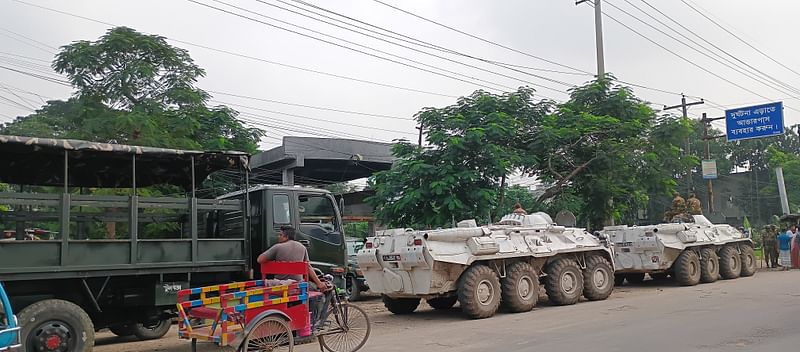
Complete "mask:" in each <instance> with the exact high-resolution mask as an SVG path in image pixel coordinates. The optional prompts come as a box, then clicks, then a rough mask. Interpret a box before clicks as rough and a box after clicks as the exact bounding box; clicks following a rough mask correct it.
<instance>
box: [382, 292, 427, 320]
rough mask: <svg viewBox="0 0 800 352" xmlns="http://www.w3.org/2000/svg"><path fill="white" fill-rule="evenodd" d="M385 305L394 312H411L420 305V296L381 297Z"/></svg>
mask: <svg viewBox="0 0 800 352" xmlns="http://www.w3.org/2000/svg"><path fill="white" fill-rule="evenodd" d="M381 298H382V299H383V306H384V307H386V309H388V310H389V311H390V312H392V313H394V314H398V315H399V314H411V313H413V312H414V311H415V310H417V307H419V301H420V299H419V298H390V297H389V296H387V295H383V296H382V297H381Z"/></svg>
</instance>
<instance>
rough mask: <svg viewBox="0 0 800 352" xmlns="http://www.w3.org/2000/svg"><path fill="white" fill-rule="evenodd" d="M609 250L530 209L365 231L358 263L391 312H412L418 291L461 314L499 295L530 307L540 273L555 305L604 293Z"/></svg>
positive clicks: (479, 311) (487, 306)
mask: <svg viewBox="0 0 800 352" xmlns="http://www.w3.org/2000/svg"><path fill="white" fill-rule="evenodd" d="M613 255H614V253H613V250H612V248H610V246H609V245H608V243H606V242H605V241H603V240H601V239H599V238H597V237H595V236H594V235H592V234H590V233H588V232H586V231H585V230H584V229H580V228H568V227H564V226H559V225H557V224H555V223H554V222H553V221H552V220H551V218H550V216H548V215H547V214H545V213H535V214H532V215H516V214H511V215H507V216H505V217H503V218H502V220H501V221H500V222H498V223H497V224H493V225H488V226H477V225H476V223H475V221H474V220H465V221H462V222H460V223H459V224H458V227H456V228H448V229H437V230H413V229H390V230H385V231H381V232H378V233H377V234H376V236H374V237H370V238H367V241H366V243H365V245H364V248H363V249H362V250H361V251H359V253H358V265H359V267H360V268H361V270H362V271H363V273H364V276H365V278H366V280H367V282H369V286H370V290H372V291H373V292H376V293H380V294H381V295H382V296H383V302H384V305H385V306H386V308H387V309H389V311H391V312H392V313H395V314H405V313H411V312H413V311H414V310H415V309H416V308H417V306H418V305H419V303H420V300H421V299H422V298H425V300H426V301H427V303H428V304H429V305H430V306H431V307H433V308H434V309H449V308H450V307H452V306H453V305H454V304H455V303H456V301H458V302H459V303H460V305H461V308H462V311H464V312H465V313H466V314H467V316H469V317H471V318H487V317H490V316H492V315H494V313H495V312H496V311H497V309H498V307H499V306H500V303H501V302H502V303H503V304H504V305H505V306H506V307H507V308H508V310H510V311H512V312H524V311H529V310H531V309H533V307H534V305H535V304H536V301H537V300H538V296H539V283H540V280H541V281H542V282H543V283H544V286H545V289H546V291H547V296H548V297H549V300H550V301H551V302H552V303H554V304H557V305H566V304H574V303H576V302H578V300H579V299H580V298H581V296H584V297H586V298H587V299H589V300H602V299H605V298H607V297H608V296H609V295H610V294H611V291H612V290H613V289H614V280H613V275H614V267H613V257H614V256H613Z"/></svg>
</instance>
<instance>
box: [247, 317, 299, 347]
mask: <svg viewBox="0 0 800 352" xmlns="http://www.w3.org/2000/svg"><path fill="white" fill-rule="evenodd" d="M292 350H294V337H293V336H292V330H291V329H290V328H289V325H287V324H286V321H285V320H284V319H281V318H278V317H274V316H268V317H264V318H261V320H259V321H258V322H257V323H256V324H255V325H254V326H253V328H252V329H251V330H250V332H249V333H248V334H247V336H245V340H244V344H243V345H242V349H241V351H242V352H263V351H270V352H278V351H281V352H283V351H286V352H291V351H292Z"/></svg>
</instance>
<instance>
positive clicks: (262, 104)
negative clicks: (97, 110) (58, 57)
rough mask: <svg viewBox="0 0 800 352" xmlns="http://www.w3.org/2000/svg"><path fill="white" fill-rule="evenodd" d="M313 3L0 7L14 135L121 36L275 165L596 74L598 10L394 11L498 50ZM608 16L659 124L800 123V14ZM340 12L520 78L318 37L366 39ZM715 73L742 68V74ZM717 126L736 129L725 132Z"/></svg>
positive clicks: (772, 10) (27, 1) (0, 52)
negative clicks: (140, 37) (293, 146)
mask: <svg viewBox="0 0 800 352" xmlns="http://www.w3.org/2000/svg"><path fill="white" fill-rule="evenodd" d="M23 1H24V2H23ZM305 1H308V2H307V3H303V1H298V0H193V1H188V0H186V1H184V0H172V1H163V0H161V1H155V0H138V1H119V0H115V1H108V0H106V1H100V0H71V1H56V0H0V122H8V121H10V120H11V119H12V118H13V117H15V116H24V115H27V114H29V113H31V112H32V111H33V109H35V108H38V107H40V106H41V105H42V100H46V99H66V98H68V97H69V95H70V94H71V93H72V89H71V88H70V87H67V86H63V85H59V84H57V83H53V82H52V81H51V80H45V79H41V77H42V76H44V77H52V78H58V76H59V75H58V74H57V73H55V72H53V71H52V70H51V69H49V68H48V67H47V66H48V65H49V62H50V61H52V58H53V55H54V54H55V53H56V52H57V50H58V47H60V46H62V45H66V44H69V43H71V42H74V41H78V40H96V39H97V38H99V37H100V36H101V35H103V33H104V32H106V31H107V30H108V29H109V28H110V27H111V26H110V25H112V24H113V25H117V26H127V27H131V28H134V29H136V30H138V31H140V32H143V33H147V34H158V35H161V36H164V37H166V38H168V41H169V43H170V44H172V45H175V46H178V47H181V48H184V49H186V50H188V51H189V53H190V54H191V56H192V58H193V59H194V60H195V62H196V63H197V64H198V65H199V66H200V67H202V68H204V69H205V70H206V76H205V77H203V78H202V79H200V81H199V82H198V84H197V85H198V87H200V88H202V89H205V90H207V91H210V92H211V93H212V95H213V99H212V103H213V104H226V105H229V106H231V107H232V108H234V109H236V110H237V111H239V112H241V113H242V115H241V117H242V118H243V119H244V120H245V121H246V123H248V124H253V125H254V126H257V127H261V128H263V129H265V130H266V131H267V134H268V135H267V137H266V138H265V139H264V140H263V141H262V144H261V147H262V148H265V149H266V148H269V147H273V146H276V145H278V144H280V138H281V137H282V136H286V135H300V136H303V135H306V136H327V137H344V138H356V139H369V140H375V141H382V142H390V141H392V140H395V139H399V138H406V139H409V140H416V138H417V137H416V136H417V133H418V132H417V130H416V129H415V126H416V123H415V121H414V120H413V117H414V114H415V113H417V112H419V111H420V110H421V109H422V108H425V107H444V106H448V105H451V104H454V103H455V102H456V101H457V98H458V97H460V96H465V95H469V94H471V93H472V92H474V91H475V90H478V89H484V90H488V91H490V92H494V93H501V92H503V91H509V90H512V89H515V88H517V87H520V86H525V85H527V86H531V87H533V88H535V89H536V90H537V93H538V94H539V95H540V98H544V97H547V98H549V99H554V100H556V101H564V100H566V99H567V97H568V95H567V94H568V93H567V90H568V89H569V88H570V87H571V86H573V85H578V84H582V83H584V82H586V81H588V80H591V79H592V78H593V76H592V74H594V73H595V72H596V56H595V23H594V10H593V8H592V6H590V5H591V4H590V3H584V4H581V5H576V4H575V1H574V0H505V1H477V0H458V1H456V0H404V1H399V0H380V1H382V2H383V3H385V4H388V5H391V6H395V7H397V8H400V9H402V10H405V11H407V12H410V13H412V14H415V15H418V16H421V17H424V18H427V19H430V20H433V21H436V22H439V23H442V24H444V25H447V26H450V27H452V28H455V29H458V30H460V31H462V32H465V33H468V34H470V35H472V36H476V37H479V38H482V39H485V41H481V40H479V39H476V38H474V37H470V36H467V35H464V34H461V33H457V32H455V31H452V30H450V29H447V28H443V27H441V26H438V25H436V24H434V23H431V22H427V21H425V20H424V19H420V18H418V17H414V16H413V15H410V14H408V13H404V12H400V11H398V10H397V9H393V8H391V7H389V6H386V5H384V4H382V3H380V2H378V1H375V0H337V1H331V0H329V1H321V0H305ZM204 4H205V5H204ZM32 5H35V6H32ZM206 5H207V6H206ZM231 5H232V6H234V7H232V6H231ZM308 5H312V6H316V7H317V8H312V7H309V6H308ZM689 5H691V6H694V7H695V8H696V9H698V10H700V12H702V13H703V14H705V15H706V16H708V17H710V18H711V19H713V20H715V21H717V23H719V24H720V25H721V26H722V27H723V28H725V29H727V30H728V31H731V32H732V33H734V34H736V35H737V36H739V37H740V38H742V40H743V41H744V42H743V41H741V40H739V39H737V38H736V37H734V36H733V35H731V34H729V33H727V32H726V31H725V30H723V29H722V28H720V27H718V26H717V25H716V24H714V23H713V22H712V21H710V20H709V19H707V18H704V17H703V16H701V15H700V14H699V13H698V12H696V11H695V10H693V9H692V8H691V7H690V6H689ZM37 6H38V7H37ZM208 6H213V7H216V8H218V9H223V10H225V11H229V12H234V13H237V14H239V15H241V16H236V15H232V14H230V13H227V12H223V11H220V10H218V9H213V8H210V7H208ZM42 7H46V8H50V9H54V10H58V11H62V12H66V13H70V14H73V15H77V16H83V17H85V18H88V19H91V20H88V19H85V18H77V17H73V16H70V15H66V14H63V13H56V12H53V11H51V10H47V9H43V8H42ZM236 7H238V8H236ZM279 7H283V8H285V9H290V10H292V11H295V12H296V13H292V12H289V11H286V10H284V9H281V8H279ZM637 7H638V9H637ZM602 9H603V11H604V12H606V14H607V16H604V17H603V36H604V52H605V66H606V71H607V72H610V73H612V74H613V75H614V76H615V77H616V78H617V79H619V80H620V81H623V82H626V83H630V84H635V85H637V86H644V87H647V88H640V87H637V86H634V87H633V90H634V92H635V94H636V95H637V96H638V97H640V98H641V99H643V100H645V101H648V102H651V103H653V105H652V106H653V107H654V108H657V109H661V108H663V106H664V105H675V104H679V103H680V99H681V97H680V94H681V93H685V94H686V95H688V96H690V98H688V100H689V102H692V101H697V100H698V99H696V98H703V99H704V100H705V102H706V103H705V104H703V105H699V106H693V107H691V108H690V110H689V113H690V116H691V117H693V118H699V116H700V114H701V113H703V112H705V113H708V114H709V116H710V117H717V116H722V115H723V114H724V109H725V108H733V107H741V106H747V105H754V104H756V103H763V102H768V101H783V102H784V106H785V110H784V116H785V120H786V125H787V126H788V125H792V124H798V123H800V99H798V96H800V89H798V88H795V87H800V60H798V59H800V47H798V46H797V45H796V44H795V43H796V42H797V40H796V33H797V29H796V27H797V17H798V15H800V2H796V1H786V0H761V1H745V0H725V1H723V0H603V2H602ZM640 9H641V10H644V11H640ZM326 10H328V11H332V12H335V13H338V14H341V15H346V16H348V17H350V18H351V19H354V20H358V21H362V23H360V24H358V25H359V26H362V27H364V28H370V29H374V27H367V26H368V25H367V24H369V25H374V26H378V27H380V28H383V29H387V30H390V31H392V32H394V33H396V34H391V35H392V36H394V37H396V38H397V37H398V35H403V36H405V37H399V38H403V39H406V40H410V39H408V38H413V40H419V41H424V42H426V43H428V44H425V45H430V44H433V45H435V46H438V47H440V48H446V49H447V50H450V51H451V52H458V53H461V54H466V55H469V56H472V57H475V58H478V59H482V60H485V61H493V62H500V63H503V64H511V65H517V66H514V67H512V69H508V67H509V66H506V67H500V66H497V65H491V64H488V63H486V62H485V61H478V60H475V59H472V58H468V57H465V56H459V55H452V54H450V53H444V52H442V51H436V50H432V49H430V48H424V47H421V46H417V45H415V44H409V43H407V42H398V43H400V44H402V45H404V46H406V47H410V48H414V49H417V50H422V51H426V52H429V53H431V54H433V55H437V56H440V57H442V58H445V59H449V61H448V60H445V59H441V58H437V57H434V56H432V55H426V54H423V53H420V52H418V51H414V50H410V49H408V48H404V47H401V46H397V45H393V44H390V43H387V42H386V41H384V40H378V39H375V38H370V37H367V36H363V35H360V34H357V33H354V32H352V31H348V30H345V29H342V28H338V27H335V26H331V25H329V24H326V23H322V22H319V21H316V20H314V19H312V18H321V19H324V18H322V17H320V16H318V15H314V14H312V13H310V12H308V11H314V12H317V13H322V14H325V15H327V16H330V17H331V18H334V19H335V20H343V21H346V22H347V23H355V22H352V20H349V19H345V18H343V17H339V16H338V15H336V14H333V13H331V12H323V11H326ZM248 11H249V12H248ZM623 11H625V12H628V13H630V14H631V15H633V16H634V17H631V16H630V15H628V14H626V13H625V12H623ZM657 11H660V12H657ZM298 13H299V14H298ZM645 13H647V14H649V15H650V16H652V17H648V16H647V14H645ZM301 14H304V15H307V16H311V17H312V18H309V17H305V16H302V15H301ZM242 16H243V17H242ZM608 16H610V17H608ZM612 17H613V19H612ZM248 18H249V19H248ZM614 19H616V21H619V22H621V23H622V24H624V25H626V26H628V27H630V29H629V28H626V27H624V26H623V25H621V24H620V23H618V22H616V21H615V20H614ZM92 20H94V21H92ZM324 20H326V21H329V22H331V23H336V24H337V25H339V26H343V27H345V28H353V27H349V26H348V25H346V24H342V23H340V22H335V20H331V19H324ZM672 20H675V22H672ZM95 21H99V22H104V23H105V24H103V23H98V22H95ZM659 21H661V22H662V23H659ZM364 23H367V24H364ZM677 23H680V25H682V26H683V27H681V26H679V25H678V24H677ZM647 24H650V25H652V26H653V27H655V29H654V28H651V27H649V26H647ZM295 25H296V26H302V27H304V28H305V29H301V28H299V27H295ZM279 27H282V28H285V29H289V30H291V31H294V32H295V33H292V32H289V31H287V30H284V29H281V28H279ZM684 27H685V28H684ZM631 29H633V30H636V31H638V32H639V33H641V34H642V35H643V36H644V37H642V36H640V35H639V34H636V33H634V32H633V31H631ZM309 30H311V31H314V32H311V31H309ZM374 30H377V31H379V33H387V32H380V30H379V29H374ZM659 30H660V31H662V32H664V33H667V34H669V35H671V36H673V37H675V38H677V39H679V40H681V41H683V42H685V43H687V44H688V46H687V45H684V44H681V43H679V42H678V41H676V40H674V39H672V38H670V37H668V36H666V35H664V34H663V33H660V32H659ZM673 30H674V31H677V33H676V32H674V31H673ZM298 33H302V34H304V35H301V34H298ZM678 33H680V34H678ZM681 34H682V35H683V36H685V37H683V36H681ZM370 35H372V36H375V37H378V38H383V39H386V40H390V41H391V40H393V39H390V38H389V39H387V38H386V37H384V36H382V35H380V34H374V33H370ZM328 36H335V37H336V38H338V39H336V38H332V37H328ZM314 38H317V39H321V40H324V41H321V40H317V39H314ZM342 40H346V41H348V42H343V41H342ZM413 40H410V41H412V42H414V41H413ZM651 41H652V42H651ZM414 43H419V42H414ZM492 43H495V44H499V45H502V46H505V47H507V48H511V49H512V50H509V49H507V48H502V47H500V46H498V45H493V44H492ZM334 44H336V45H334ZM342 46H346V47H350V48H351V49H347V48H343V47H342ZM704 47H705V48H704ZM692 48H695V49H696V50H694V49H692ZM754 48H757V49H758V50H760V51H761V52H763V53H764V54H766V56H765V55H764V54H761V53H759V52H758V50H756V49H754ZM375 50H380V51H382V52H383V53H379V52H376V51H375ZM667 50H669V51H667ZM223 51H224V52H223ZM225 52H227V53H225ZM376 56H380V57H384V58H385V59H380V58H377V57H376ZM679 56H680V57H679ZM534 57H540V58H543V59H545V60H547V61H543V60H540V59H537V58H534ZM712 58H716V59H717V60H719V61H721V62H723V63H727V64H728V65H731V66H733V65H737V66H734V67H735V68H737V69H738V70H739V71H742V72H744V73H742V72H737V71H736V70H734V69H732V68H730V67H726V66H725V65H723V64H722V63H720V62H717V61H715V60H712ZM409 60H413V61H415V62H411V61H409ZM454 61H455V62H454ZM548 61H549V62H548ZM459 62H460V63H459ZM554 63H555V64H554ZM423 65H427V66H423ZM745 65H747V66H745ZM782 65H783V66H786V67H783V66H782ZM410 66H414V67H416V68H414V67H410ZM523 67H524V68H523ZM787 67H788V68H787ZM445 70H446V71H445ZM18 71H23V72H26V73H29V74H30V73H32V74H35V75H38V76H39V77H32V76H30V75H26V74H24V73H20V72H18ZM311 71H316V73H315V72H311ZM487 71H489V72H487ZM554 71H558V72H554ZM793 71H795V72H793ZM320 72H322V73H324V74H321V73H320ZM64 78H65V77H63V76H62V77H61V79H64ZM759 81H761V82H759ZM367 82H373V83H367ZM389 86H393V87H389ZM398 87H399V88H398ZM235 95H238V96H242V97H237V96H235ZM243 97H250V98H243ZM299 105H303V106H299ZM333 110H339V111H333ZM342 111H349V113H345V112H342ZM353 112H355V113H353ZM676 112H679V110H678V111H676ZM714 126H715V127H717V128H720V129H724V123H723V122H721V121H719V122H715V125H714Z"/></svg>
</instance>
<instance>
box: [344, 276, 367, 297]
mask: <svg viewBox="0 0 800 352" xmlns="http://www.w3.org/2000/svg"><path fill="white" fill-rule="evenodd" d="M361 293H362V292H361V285H359V284H358V279H357V278H356V277H355V276H350V277H348V278H347V300H348V301H351V302H355V301H360V300H361V299H362V298H363V296H362V294H361Z"/></svg>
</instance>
